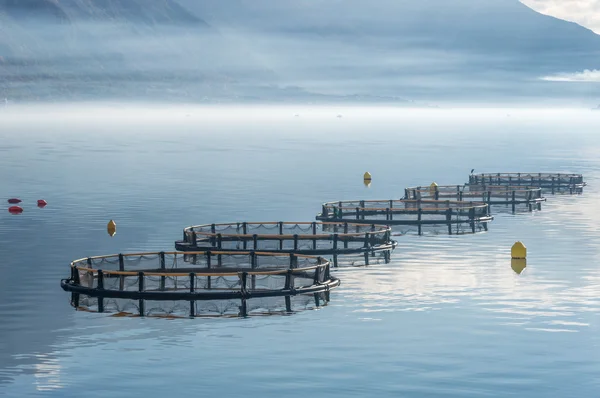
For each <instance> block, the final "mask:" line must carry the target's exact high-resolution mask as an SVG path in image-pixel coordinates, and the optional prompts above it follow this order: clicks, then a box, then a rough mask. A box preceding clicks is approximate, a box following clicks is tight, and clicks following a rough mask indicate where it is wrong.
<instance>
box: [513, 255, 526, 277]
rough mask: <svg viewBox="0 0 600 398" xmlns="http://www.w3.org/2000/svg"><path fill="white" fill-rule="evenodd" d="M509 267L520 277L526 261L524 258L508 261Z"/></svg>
mask: <svg viewBox="0 0 600 398" xmlns="http://www.w3.org/2000/svg"><path fill="white" fill-rule="evenodd" d="M510 267H511V268H512V269H513V271H515V272H516V273H517V274H519V275H520V274H521V272H523V270H524V269H525V268H526V267H527V260H526V259H524V258H513V259H511V261H510Z"/></svg>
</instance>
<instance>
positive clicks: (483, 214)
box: [316, 199, 494, 235]
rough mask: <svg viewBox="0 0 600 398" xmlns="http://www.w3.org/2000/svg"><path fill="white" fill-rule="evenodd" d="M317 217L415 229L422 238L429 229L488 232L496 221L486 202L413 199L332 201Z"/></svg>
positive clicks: (450, 232)
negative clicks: (489, 226)
mask: <svg viewBox="0 0 600 398" xmlns="http://www.w3.org/2000/svg"><path fill="white" fill-rule="evenodd" d="M316 218H317V220H321V221H330V222H345V221H352V220H355V221H356V222H368V223H370V224H385V225H406V226H413V227H416V229H417V232H418V234H419V235H422V234H423V229H424V228H425V227H432V226H445V227H447V230H448V233H449V234H453V233H455V234H459V233H468V232H471V233H475V232H477V231H482V230H485V231H487V228H488V227H487V223H488V222H490V221H492V220H493V219H494V218H493V217H492V216H491V215H490V210H489V206H488V205H487V204H486V203H482V202H465V201H462V202H461V201H451V200H410V199H400V200H393V199H392V200H355V201H339V202H328V203H324V204H323V206H322V210H321V213H319V214H318V215H317V217H316ZM453 227H454V228H453Z"/></svg>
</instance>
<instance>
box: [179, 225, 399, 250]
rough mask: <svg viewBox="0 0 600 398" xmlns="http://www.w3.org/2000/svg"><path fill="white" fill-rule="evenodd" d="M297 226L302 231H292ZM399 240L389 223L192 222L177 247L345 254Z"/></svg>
mask: <svg viewBox="0 0 600 398" xmlns="http://www.w3.org/2000/svg"><path fill="white" fill-rule="evenodd" d="M296 229H299V230H300V232H302V233H289V231H290V230H296ZM230 230H234V231H231V232H232V233H230V232H229V231H230ZM253 230H254V231H256V230H273V233H253ZM397 244H398V242H396V241H395V240H392V239H391V228H390V227H389V226H387V225H376V224H366V223H364V224H361V223H348V222H284V221H279V222H237V223H221V224H203V225H194V226H189V227H186V228H184V230H183V240H180V241H176V242H175V248H176V250H180V251H197V250H228V251H248V250H254V251H268V252H272V253H296V254H308V255H325V254H337V255H343V254H355V253H368V252H370V253H373V252H376V251H384V250H393V249H394V248H395V247H396V246H397ZM261 246H263V247H261ZM265 246H266V247H265ZM269 246H272V247H269Z"/></svg>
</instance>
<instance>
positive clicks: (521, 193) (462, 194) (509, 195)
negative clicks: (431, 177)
mask: <svg viewBox="0 0 600 398" xmlns="http://www.w3.org/2000/svg"><path fill="white" fill-rule="evenodd" d="M404 198H405V199H412V200H422V199H425V200H457V201H461V202H462V201H465V200H466V201H478V202H483V203H487V204H488V205H489V206H492V205H504V206H511V208H512V211H513V212H515V211H516V209H517V207H518V206H525V207H526V208H527V209H528V210H529V211H532V210H534V209H537V210H540V209H541V207H542V202H545V201H546V198H545V197H543V196H542V188H539V187H529V186H509V185H486V186H485V187H484V186H481V185H437V184H435V183H434V184H431V185H429V186H424V187H421V186H419V187H412V188H406V189H405V190H404Z"/></svg>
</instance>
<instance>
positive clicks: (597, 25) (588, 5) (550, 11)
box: [521, 0, 600, 34]
mask: <svg viewBox="0 0 600 398" xmlns="http://www.w3.org/2000/svg"><path fill="white" fill-rule="evenodd" d="M521 2H522V3H524V4H526V5H527V6H529V7H531V8H533V9H534V10H536V11H538V12H541V13H543V14H547V15H551V16H553V17H556V18H561V19H564V20H567V21H571V22H575V23H577V24H579V25H582V26H585V27H586V28H588V29H591V30H593V31H594V32H596V33H598V34H600V0H521Z"/></svg>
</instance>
